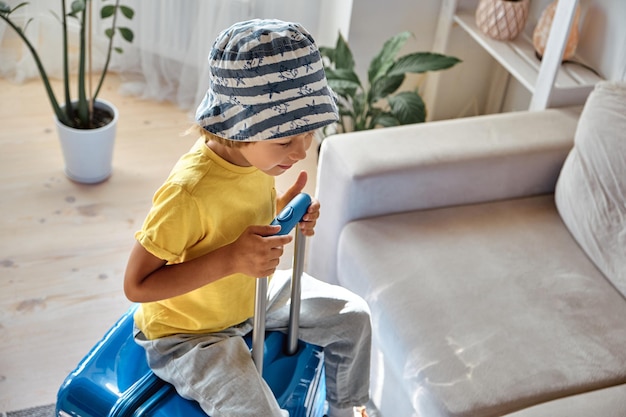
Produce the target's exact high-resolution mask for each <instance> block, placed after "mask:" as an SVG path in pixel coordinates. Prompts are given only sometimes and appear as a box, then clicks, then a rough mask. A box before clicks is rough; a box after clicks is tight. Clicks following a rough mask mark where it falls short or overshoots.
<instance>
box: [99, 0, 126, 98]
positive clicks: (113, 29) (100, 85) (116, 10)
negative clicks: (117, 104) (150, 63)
mask: <svg viewBox="0 0 626 417" xmlns="http://www.w3.org/2000/svg"><path fill="white" fill-rule="evenodd" d="M119 7H120V0H115V11H114V12H113V23H112V24H111V36H110V37H109V46H108V48H107V58H106V61H104V68H103V69H102V74H101V75H100V81H98V87H96V92H95V93H94V95H93V100H94V101H95V100H96V97H98V93H99V92H100V88H101V87H102V84H103V83H104V77H105V76H106V74H107V71H108V69H109V62H111V52H113V38H114V37H115V27H116V25H117V12H118V11H119Z"/></svg>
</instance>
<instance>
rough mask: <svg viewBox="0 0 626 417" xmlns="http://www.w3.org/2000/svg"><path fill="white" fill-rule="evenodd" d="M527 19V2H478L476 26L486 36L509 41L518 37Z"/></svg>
mask: <svg viewBox="0 0 626 417" xmlns="http://www.w3.org/2000/svg"><path fill="white" fill-rule="evenodd" d="M527 19H528V0H519V1H514V0H480V2H479V3H478V8H477V9H476V25H478V27H479V28H480V30H481V31H482V32H483V33H484V34H485V35H487V36H489V37H491V38H493V39H497V40H499V41H509V40H512V39H515V38H516V37H517V35H519V34H520V33H521V32H522V30H523V29H524V26H525V25H526V20H527Z"/></svg>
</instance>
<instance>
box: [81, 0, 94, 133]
mask: <svg viewBox="0 0 626 417" xmlns="http://www.w3.org/2000/svg"><path fill="white" fill-rule="evenodd" d="M90 1H91V0H87V3H88V2H90ZM87 8H88V7H87V5H85V8H84V9H83V10H82V11H81V16H80V19H81V23H80V55H79V60H78V61H79V62H78V118H79V119H80V123H79V125H80V126H81V127H87V126H88V123H89V105H88V103H87V93H86V91H85V48H86V41H85V34H86V28H85V19H86V16H85V15H86V13H87Z"/></svg>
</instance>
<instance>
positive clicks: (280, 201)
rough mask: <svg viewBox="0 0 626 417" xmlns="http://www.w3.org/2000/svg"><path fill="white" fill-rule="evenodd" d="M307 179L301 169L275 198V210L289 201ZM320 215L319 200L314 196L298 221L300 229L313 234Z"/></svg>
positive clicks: (306, 234)
mask: <svg viewBox="0 0 626 417" xmlns="http://www.w3.org/2000/svg"><path fill="white" fill-rule="evenodd" d="M306 181H307V173H306V171H301V172H300V174H299V175H298V178H297V179H296V182H295V183H294V184H293V185H292V186H291V187H290V188H289V189H288V190H287V191H285V193H283V194H282V195H280V196H278V197H277V198H276V209H277V210H276V212H277V213H280V212H281V210H282V209H283V208H284V207H285V206H286V205H287V203H289V202H290V201H291V199H292V198H294V197H295V196H297V195H298V194H300V193H301V192H302V190H303V189H304V186H305V185H306ZM319 216H320V202H319V201H318V200H317V199H316V198H312V199H311V205H310V206H309V208H308V210H307V212H306V214H305V215H304V217H303V218H302V221H301V222H300V225H299V226H300V230H302V234H303V235H305V236H313V234H314V233H315V230H313V229H314V228H315V223H316V222H317V219H318V217H319Z"/></svg>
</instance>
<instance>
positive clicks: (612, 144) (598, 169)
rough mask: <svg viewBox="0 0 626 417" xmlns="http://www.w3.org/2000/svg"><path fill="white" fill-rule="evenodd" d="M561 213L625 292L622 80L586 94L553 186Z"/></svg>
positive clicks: (625, 100) (625, 106)
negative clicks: (571, 144) (586, 97)
mask: <svg viewBox="0 0 626 417" xmlns="http://www.w3.org/2000/svg"><path fill="white" fill-rule="evenodd" d="M555 198H556V204H557V208H558V210H559V213H560V215H561V218H562V219H563V221H564V222H565V224H566V225H567V227H568V229H569V230H570V232H571V233H572V235H573V236H574V238H575V239H576V240H577V241H578V243H579V244H580V246H581V247H582V248H583V250H584V251H585V252H586V253H587V255H588V256H589V257H590V258H591V259H592V261H593V262H594V263H595V264H596V266H597V267H598V268H599V269H600V270H601V271H602V272H603V273H604V275H605V276H606V277H607V278H608V279H609V280H610V281H611V282H612V283H613V285H614V286H615V287H616V288H617V289H618V290H619V291H620V292H621V293H622V295H624V296H625V297H626V83H624V82H609V81H603V82H600V83H598V84H597V85H596V87H595V89H594V90H593V91H592V93H591V94H590V95H589V98H588V99H587V102H586V103H585V107H584V108H583V112H582V114H581V116H580V120H579V123H578V126H577V129H576V135H575V138H574V148H573V149H572V150H571V151H570V154H569V155H568V157H567V159H566V161H565V164H564V165H563V169H562V170H561V173H560V175H559V179H558V182H557V185H556V191H555Z"/></svg>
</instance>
